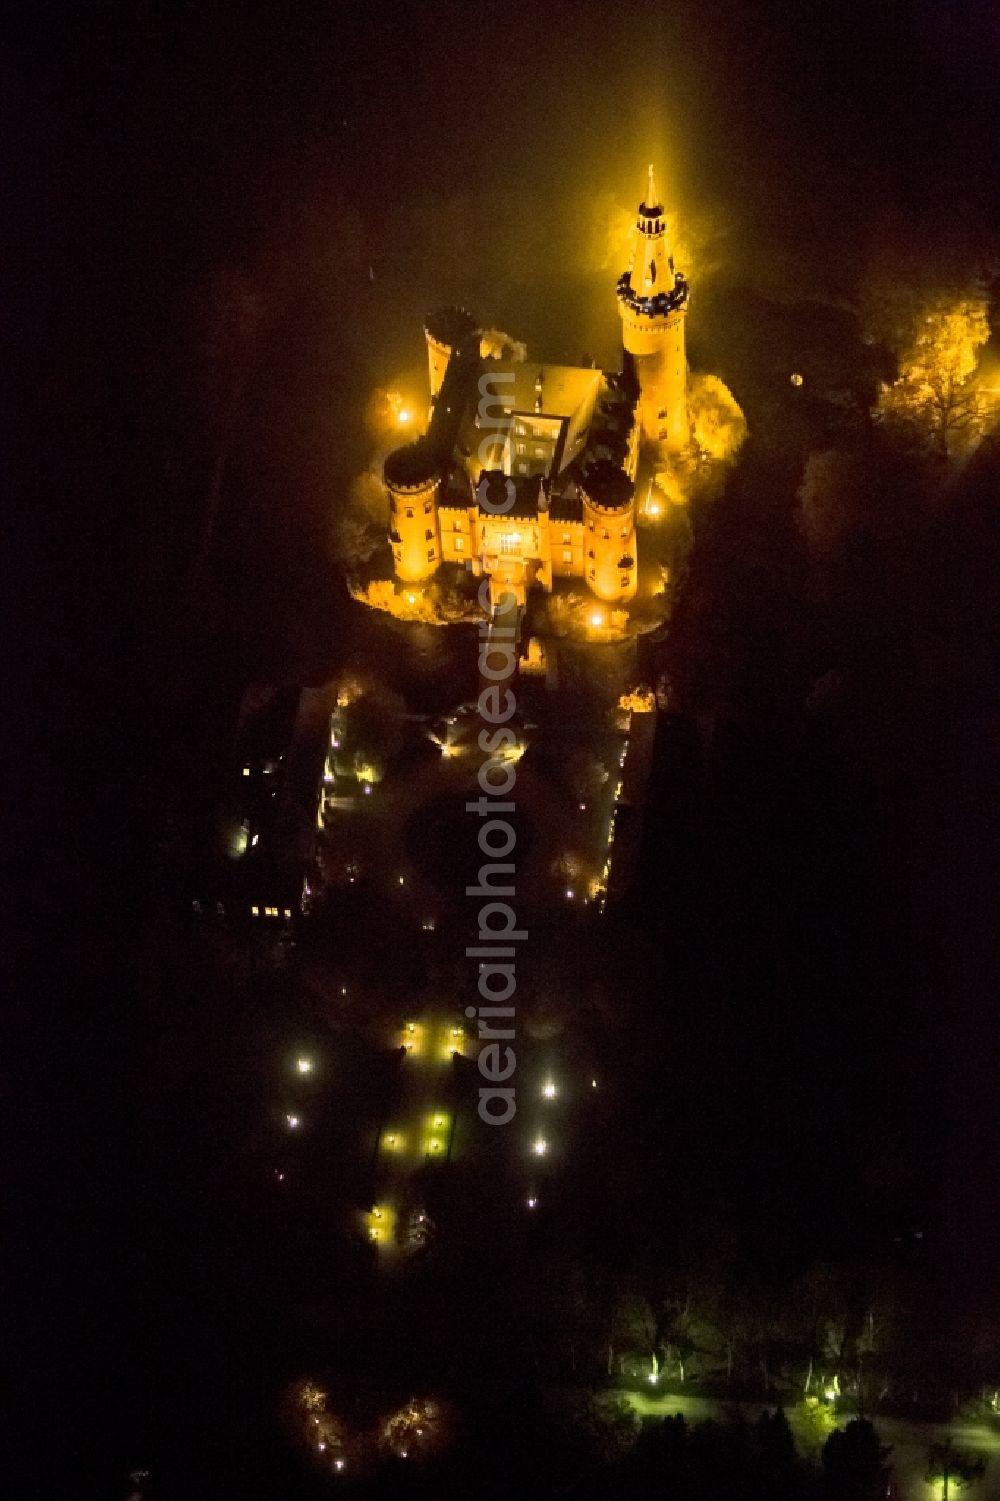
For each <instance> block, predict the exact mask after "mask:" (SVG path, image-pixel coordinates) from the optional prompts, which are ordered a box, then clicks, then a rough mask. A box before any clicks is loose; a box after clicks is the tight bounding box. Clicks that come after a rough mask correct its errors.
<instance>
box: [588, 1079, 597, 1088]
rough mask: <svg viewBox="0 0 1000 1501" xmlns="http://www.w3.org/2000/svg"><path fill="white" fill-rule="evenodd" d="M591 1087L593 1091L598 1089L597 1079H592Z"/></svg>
mask: <svg viewBox="0 0 1000 1501" xmlns="http://www.w3.org/2000/svg"><path fill="white" fill-rule="evenodd" d="M590 1087H591V1089H596V1088H597V1080H596V1079H591V1081H590Z"/></svg>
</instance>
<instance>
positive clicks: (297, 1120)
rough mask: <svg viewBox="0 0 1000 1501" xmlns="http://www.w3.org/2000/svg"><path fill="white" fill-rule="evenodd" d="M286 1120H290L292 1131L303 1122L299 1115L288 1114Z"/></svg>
mask: <svg viewBox="0 0 1000 1501" xmlns="http://www.w3.org/2000/svg"><path fill="white" fill-rule="evenodd" d="M285 1120H286V1121H287V1122H288V1125H289V1128H290V1129H291V1130H292V1131H294V1130H295V1129H296V1127H297V1126H300V1125H301V1124H302V1122H301V1119H300V1118H299V1116H297V1115H286V1116H285Z"/></svg>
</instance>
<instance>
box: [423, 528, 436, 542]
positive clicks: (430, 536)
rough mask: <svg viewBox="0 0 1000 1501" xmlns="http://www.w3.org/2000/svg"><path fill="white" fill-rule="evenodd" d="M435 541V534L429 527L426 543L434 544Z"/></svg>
mask: <svg viewBox="0 0 1000 1501" xmlns="http://www.w3.org/2000/svg"><path fill="white" fill-rule="evenodd" d="M433 540H434V533H433V532H432V531H431V529H430V527H428V528H427V530H426V531H425V532H424V541H425V542H433Z"/></svg>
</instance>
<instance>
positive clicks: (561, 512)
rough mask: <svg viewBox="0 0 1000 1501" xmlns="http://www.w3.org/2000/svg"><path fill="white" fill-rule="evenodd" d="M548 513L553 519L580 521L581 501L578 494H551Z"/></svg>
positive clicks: (581, 517) (581, 516) (581, 518)
mask: <svg viewBox="0 0 1000 1501" xmlns="http://www.w3.org/2000/svg"><path fill="white" fill-rule="evenodd" d="M549 515H550V516H551V518H552V520H553V521H582V520H583V501H582V500H581V499H580V497H579V496H578V495H553V497H552V499H551V500H550V501H549Z"/></svg>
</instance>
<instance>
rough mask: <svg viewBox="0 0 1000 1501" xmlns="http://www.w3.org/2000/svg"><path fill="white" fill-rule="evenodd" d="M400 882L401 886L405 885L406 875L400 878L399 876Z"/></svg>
mask: <svg viewBox="0 0 1000 1501" xmlns="http://www.w3.org/2000/svg"><path fill="white" fill-rule="evenodd" d="M399 884H400V886H405V885H406V877H405V876H400V878H399Z"/></svg>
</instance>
